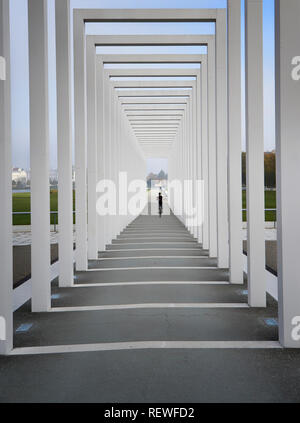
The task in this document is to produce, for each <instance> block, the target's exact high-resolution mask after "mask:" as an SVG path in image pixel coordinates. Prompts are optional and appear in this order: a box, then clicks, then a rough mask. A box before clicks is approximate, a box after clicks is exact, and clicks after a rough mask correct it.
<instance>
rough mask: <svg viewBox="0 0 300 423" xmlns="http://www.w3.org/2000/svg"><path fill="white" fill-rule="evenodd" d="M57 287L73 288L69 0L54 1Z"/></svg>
mask: <svg viewBox="0 0 300 423" xmlns="http://www.w3.org/2000/svg"><path fill="white" fill-rule="evenodd" d="M55 19H56V85H57V166H58V224H59V240H58V246H59V286H60V287H64V286H72V285H73V282H74V280H73V277H74V275H73V183H72V120H71V78H70V69H71V67H70V0H56V2H55Z"/></svg>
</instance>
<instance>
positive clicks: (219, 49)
mask: <svg viewBox="0 0 300 423" xmlns="http://www.w3.org/2000/svg"><path fill="white" fill-rule="evenodd" d="M217 16H218V18H217V22H216V90H217V93H216V95H217V102H216V104H217V222H218V266H219V267H221V268H227V267H228V266H229V245H228V195H227V193H228V191H227V188H228V185H227V153H228V149H227V136H228V133H227V106H228V104H227V67H226V60H227V54H226V52H227V37H226V10H224V9H218V10H217Z"/></svg>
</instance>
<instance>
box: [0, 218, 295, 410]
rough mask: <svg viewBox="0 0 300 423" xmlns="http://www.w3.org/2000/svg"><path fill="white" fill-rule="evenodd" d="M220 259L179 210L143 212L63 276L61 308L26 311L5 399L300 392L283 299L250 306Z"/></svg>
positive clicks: (56, 301)
mask: <svg viewBox="0 0 300 423" xmlns="http://www.w3.org/2000/svg"><path fill="white" fill-rule="evenodd" d="M216 265H217V261H216V259H215V258H213V257H208V252H207V251H205V250H203V249H202V246H201V245H200V244H198V243H197V241H196V240H195V239H194V238H193V237H192V236H191V235H190V234H189V232H188V231H187V230H186V229H185V228H184V226H183V225H182V224H181V222H180V221H179V220H178V219H177V218H176V217H175V216H174V215H169V216H167V215H164V216H162V217H161V218H159V216H143V215H141V216H139V217H138V218H137V219H136V220H135V221H134V222H133V223H132V224H130V225H129V226H128V227H127V228H126V229H125V230H124V231H123V232H122V234H121V235H120V236H118V237H117V238H116V239H115V240H114V241H113V242H112V244H110V245H108V246H107V248H106V250H105V251H102V252H99V259H98V260H93V261H90V263H89V271H87V272H76V275H75V285H74V287H73V288H58V283H57V280H55V281H54V282H53V284H52V309H51V311H50V312H48V313H34V314H32V313H31V311H30V302H28V303H27V304H25V305H24V306H23V307H21V308H20V309H19V310H18V311H17V312H15V314H14V330H15V335H14V347H15V350H14V352H13V354H14V355H12V356H11V357H6V358H0V374H1V375H2V376H3V377H4V378H5V380H7V384H5V386H4V385H2V386H0V401H16V400H18V401H59V402H61V401H70V402H80V401H84V402H89V401H99V402H118V401H121V402H122V401H126V402H139V401H149V402H151V401H173V402H183V401H187V402H188V401H195V402H205V401H210V402H211V401H212V402H213V401H218V402H223V401H225V402H238V401H257V402H260V401H270V402H279V401H296V400H299V391H300V378H299V372H298V370H297V369H298V368H299V365H300V353H298V352H297V351H293V352H291V351H284V350H282V349H281V348H279V344H278V342H277V339H278V328H277V325H276V319H277V304H276V302H275V301H273V300H272V299H271V298H270V297H268V307H267V308H266V309H253V308H249V307H248V305H247V284H246V281H244V283H243V284H241V285H235V286H233V285H230V284H229V282H228V269H219V268H217V267H216ZM24 324H27V325H29V326H27V327H25V329H26V328H27V330H24V331H22V330H20V329H22V327H23V328H24V326H21V325H24Z"/></svg>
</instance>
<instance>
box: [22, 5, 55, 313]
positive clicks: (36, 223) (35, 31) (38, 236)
mask: <svg viewBox="0 0 300 423" xmlns="http://www.w3.org/2000/svg"><path fill="white" fill-rule="evenodd" d="M28 33H29V97H30V103H29V106H30V167H31V171H30V177H31V235H32V241H31V281H32V311H34V312H42V311H47V310H49V308H50V303H51V298H50V297H51V289H50V195H49V118H48V44H47V38H48V37H47V35H48V34H47V1H46V0H28Z"/></svg>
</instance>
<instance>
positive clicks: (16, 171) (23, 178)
mask: <svg viewBox="0 0 300 423" xmlns="http://www.w3.org/2000/svg"><path fill="white" fill-rule="evenodd" d="M11 178H12V183H13V184H14V185H26V184H27V181H28V174H27V172H26V170H24V169H22V168H19V167H14V168H13V170H12V177H11Z"/></svg>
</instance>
